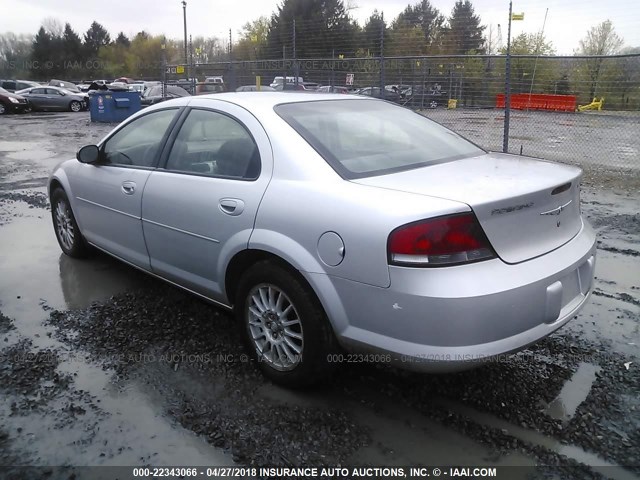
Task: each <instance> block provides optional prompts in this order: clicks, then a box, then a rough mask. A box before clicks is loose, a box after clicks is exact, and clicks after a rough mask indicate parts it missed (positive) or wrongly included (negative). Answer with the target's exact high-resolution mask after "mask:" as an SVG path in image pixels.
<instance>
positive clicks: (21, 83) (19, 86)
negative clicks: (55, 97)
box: [0, 80, 40, 93]
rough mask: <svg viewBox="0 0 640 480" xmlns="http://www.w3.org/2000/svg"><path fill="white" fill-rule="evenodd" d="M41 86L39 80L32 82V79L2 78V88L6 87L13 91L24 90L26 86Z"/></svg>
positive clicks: (0, 86)
mask: <svg viewBox="0 0 640 480" xmlns="http://www.w3.org/2000/svg"><path fill="white" fill-rule="evenodd" d="M39 86H40V84H39V83H38V82H32V81H31V80H0V88H4V89H5V90H7V91H8V92H11V93H13V92H17V91H18V90H24V89H25V88H31V87H39Z"/></svg>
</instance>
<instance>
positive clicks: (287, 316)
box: [236, 261, 336, 387]
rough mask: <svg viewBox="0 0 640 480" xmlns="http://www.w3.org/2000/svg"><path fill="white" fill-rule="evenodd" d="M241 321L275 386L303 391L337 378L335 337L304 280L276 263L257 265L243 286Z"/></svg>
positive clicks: (252, 350)
mask: <svg viewBox="0 0 640 480" xmlns="http://www.w3.org/2000/svg"><path fill="white" fill-rule="evenodd" d="M236 315H237V317H238V321H239V323H240V326H241V328H242V333H243V336H244V339H245V341H246V343H247V346H248V348H249V351H250V353H251V355H252V356H253V358H254V360H255V361H256V362H257V363H258V365H259V367H260V369H261V370H262V372H263V373H264V374H265V375H266V376H267V377H268V378H269V379H271V380H272V381H274V382H276V383H279V384H281V385H285V386H289V387H302V386H306V385H309V384H312V383H316V382H318V381H319V380H321V379H323V378H324V377H326V376H327V374H329V373H330V372H331V370H332V368H331V367H332V365H333V364H331V363H329V361H328V355H329V354H330V353H332V352H334V351H335V349H336V341H335V337H334V335H333V331H332V329H331V327H330V325H329V322H328V320H327V318H326V315H325V313H324V310H323V309H322V306H321V305H320V302H319V301H318V299H317V297H316V296H315V294H314V293H313V291H312V290H311V288H310V287H309V286H308V285H307V284H306V282H305V281H304V279H301V278H299V277H298V276H297V275H295V274H293V273H290V272H289V271H288V270H287V269H285V268H284V267H282V266H280V265H279V264H277V263H275V262H271V261H262V262H259V263H257V264H255V265H254V266H253V267H251V268H250V269H249V270H248V271H247V272H246V273H245V274H244V275H243V277H242V279H241V280H240V284H239V288H238V295H237V299H236Z"/></svg>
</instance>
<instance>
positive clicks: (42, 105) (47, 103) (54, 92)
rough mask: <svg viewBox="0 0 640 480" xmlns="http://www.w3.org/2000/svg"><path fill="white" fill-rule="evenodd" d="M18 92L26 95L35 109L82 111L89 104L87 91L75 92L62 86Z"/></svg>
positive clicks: (34, 88)
mask: <svg viewBox="0 0 640 480" xmlns="http://www.w3.org/2000/svg"><path fill="white" fill-rule="evenodd" d="M16 93H18V94H19V95H22V96H23V97H25V98H26V99H27V100H28V101H29V105H30V107H31V108H32V109H33V110H43V111H50V110H69V111H72V112H80V111H82V110H85V109H86V108H87V107H88V106H89V101H88V95H87V94H86V93H74V92H70V91H69V90H66V89H64V88H60V87H52V86H44V87H43V86H40V87H32V88H27V89H26V90H20V91H19V92H16Z"/></svg>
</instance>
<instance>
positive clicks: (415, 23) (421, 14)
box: [392, 0, 444, 53]
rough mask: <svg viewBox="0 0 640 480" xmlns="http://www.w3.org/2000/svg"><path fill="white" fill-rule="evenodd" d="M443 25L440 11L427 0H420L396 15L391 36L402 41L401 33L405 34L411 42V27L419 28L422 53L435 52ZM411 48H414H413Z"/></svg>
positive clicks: (412, 38)
mask: <svg viewBox="0 0 640 480" xmlns="http://www.w3.org/2000/svg"><path fill="white" fill-rule="evenodd" d="M443 25H444V16H443V15H442V14H441V13H440V11H439V10H438V9H437V8H435V7H434V6H433V5H431V2H430V1H429V0H422V1H420V2H418V3H416V4H415V5H407V7H406V8H405V9H404V10H403V11H402V12H400V14H399V15H398V16H397V17H396V19H395V20H394V21H393V24H392V29H393V30H394V35H393V37H394V40H395V41H396V42H402V34H404V35H407V40H408V41H410V42H411V43H413V42H414V41H415V32H414V31H413V28H419V29H420V30H421V32H422V35H423V42H424V47H422V48H420V50H421V51H422V53H437V45H438V43H439V39H440V35H441V34H442V29H443ZM414 47H415V45H414ZM412 49H413V50H415V48H412ZM398 50H400V49H399V48H398Z"/></svg>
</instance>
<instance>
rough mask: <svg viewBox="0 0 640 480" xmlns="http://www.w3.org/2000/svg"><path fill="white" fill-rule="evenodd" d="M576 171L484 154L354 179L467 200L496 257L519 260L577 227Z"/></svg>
mask: <svg viewBox="0 0 640 480" xmlns="http://www.w3.org/2000/svg"><path fill="white" fill-rule="evenodd" d="M581 174H582V171H581V170H580V169H579V168H577V167H573V166H569V165H561V164H556V163H551V162H546V161H541V160H536V159H533V158H527V157H521V156H516V155H506V154H502V153H488V154H486V155H481V156H477V157H472V158H466V159H462V160H456V161H451V162H446V163H441V164H436V165H430V166H426V167H423V168H418V169H412V170H407V171H404V172H398V173H392V174H388V175H380V176H376V177H368V178H361V179H357V180H353V181H354V182H356V183H360V184H364V185H370V186H375V187H380V188H387V189H391V190H400V191H405V192H410V193H417V194H422V195H428V196H432V197H440V198H445V199H448V200H454V201H458V202H463V203H466V204H467V205H469V206H470V207H471V208H472V210H473V211H474V213H475V214H476V217H477V218H478V220H479V221H480V224H481V225H482V228H483V229H484V231H485V233H486V235H487V238H488V239H489V241H490V242H491V245H492V246H493V248H494V249H495V251H496V253H497V254H498V256H499V257H500V258H501V259H502V260H504V261H505V262H507V263H519V262H523V261H525V260H528V259H531V258H534V257H538V256H540V255H543V254H545V253H547V252H550V251H551V250H554V249H556V248H558V247H560V246H562V245H564V244H565V243H567V242H568V241H569V240H571V239H572V238H573V237H574V236H575V235H576V234H577V233H578V232H579V231H580V229H581V228H582V219H581V217H580V185H579V184H580V177H581Z"/></svg>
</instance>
